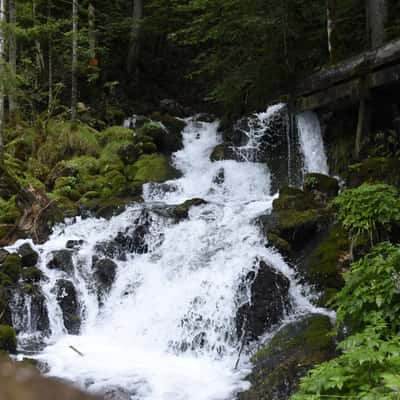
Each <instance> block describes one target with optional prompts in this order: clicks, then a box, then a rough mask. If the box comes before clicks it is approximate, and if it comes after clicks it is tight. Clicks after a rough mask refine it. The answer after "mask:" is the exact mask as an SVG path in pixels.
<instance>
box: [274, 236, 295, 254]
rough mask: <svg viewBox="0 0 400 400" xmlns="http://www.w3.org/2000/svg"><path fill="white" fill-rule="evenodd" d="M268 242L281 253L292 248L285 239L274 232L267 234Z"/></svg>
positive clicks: (288, 251) (287, 251)
mask: <svg viewBox="0 0 400 400" xmlns="http://www.w3.org/2000/svg"><path fill="white" fill-rule="evenodd" d="M268 243H269V244H270V245H272V246H273V247H275V248H276V249H278V250H279V251H281V252H283V253H286V254H288V253H290V252H291V250H292V248H291V246H290V244H289V243H288V242H287V241H286V240H285V239H282V238H281V237H279V236H278V235H276V234H275V233H269V234H268Z"/></svg>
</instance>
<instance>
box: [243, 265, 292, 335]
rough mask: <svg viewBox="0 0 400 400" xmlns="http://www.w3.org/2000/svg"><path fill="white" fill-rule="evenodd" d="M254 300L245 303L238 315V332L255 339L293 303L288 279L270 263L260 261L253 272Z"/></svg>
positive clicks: (251, 277)
mask: <svg viewBox="0 0 400 400" xmlns="http://www.w3.org/2000/svg"><path fill="white" fill-rule="evenodd" d="M247 278H248V280H249V281H251V285H250V290H251V300H250V302H249V303H247V304H244V305H242V306H241V307H240V308H239V310H238V312H237V315H236V329H237V332H238V336H239V337H242V336H243V334H245V335H246V339H247V340H249V341H250V340H254V339H257V338H258V337H259V336H261V335H262V334H263V333H264V332H265V331H266V330H268V329H269V328H271V327H272V326H273V325H275V324H277V323H278V322H279V321H280V320H281V319H282V317H283V315H284V313H285V312H286V311H288V310H289V309H290V307H291V305H290V300H289V287H290V282H289V279H288V278H286V277H285V276H284V275H283V274H282V273H281V272H279V271H276V270H275V269H274V268H273V267H272V266H271V265H268V264H266V263H265V262H264V261H260V265H259V269H258V272H257V273H256V274H254V273H250V274H249V275H248V277H247Z"/></svg>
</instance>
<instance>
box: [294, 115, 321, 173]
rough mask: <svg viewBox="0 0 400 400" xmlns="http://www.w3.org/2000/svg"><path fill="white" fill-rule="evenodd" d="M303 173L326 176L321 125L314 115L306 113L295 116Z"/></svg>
mask: <svg viewBox="0 0 400 400" xmlns="http://www.w3.org/2000/svg"><path fill="white" fill-rule="evenodd" d="M296 122H297V129H298V132H299V141H300V148H301V153H302V155H303V159H304V167H303V170H304V173H311V172H314V173H321V174H325V175H328V174H329V168H328V161H327V157H326V153H325V149H324V142H323V139H322V132H321V125H320V122H319V119H318V116H317V114H316V113H314V112H312V111H306V112H303V113H301V114H298V115H297V116H296Z"/></svg>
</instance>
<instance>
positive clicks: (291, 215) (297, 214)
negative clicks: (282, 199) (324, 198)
mask: <svg viewBox="0 0 400 400" xmlns="http://www.w3.org/2000/svg"><path fill="white" fill-rule="evenodd" d="M278 215H279V229H280V230H281V231H287V230H293V229H296V228H299V227H302V226H307V225H314V224H315V223H316V221H317V220H318V219H319V218H320V216H321V214H320V212H319V211H318V210H313V209H311V210H304V211H297V210H281V211H280V212H279V213H278Z"/></svg>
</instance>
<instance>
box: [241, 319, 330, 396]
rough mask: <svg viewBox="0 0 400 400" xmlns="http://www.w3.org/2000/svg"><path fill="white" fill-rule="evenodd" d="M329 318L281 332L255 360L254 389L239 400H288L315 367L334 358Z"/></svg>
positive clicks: (251, 377)
mask: <svg viewBox="0 0 400 400" xmlns="http://www.w3.org/2000/svg"><path fill="white" fill-rule="evenodd" d="M330 330H331V323H330V320H329V318H328V317H326V316H322V315H308V316H306V317H304V318H303V319H301V320H299V321H296V322H292V323H290V324H288V325H286V326H284V327H283V328H282V329H280V330H279V331H278V332H277V333H276V334H275V336H274V337H273V338H272V339H271V341H270V342H269V343H268V344H267V345H266V346H265V347H264V348H262V349H261V350H259V351H258V352H257V353H256V354H255V355H254V356H253V358H252V361H253V363H254V369H253V372H252V373H251V374H250V375H249V376H248V379H249V380H250V382H251V384H252V386H251V388H250V389H249V390H248V391H246V392H243V393H241V394H239V400H260V399H263V400H287V399H289V398H290V396H291V394H292V393H293V392H295V391H296V390H297V388H298V386H299V381H300V378H301V377H302V376H304V375H305V374H306V373H307V371H309V370H310V369H311V368H312V367H313V366H315V365H316V364H319V363H321V362H324V361H326V360H329V359H330V358H332V357H333V356H334V351H335V345H334V341H333V338H332V337H331V336H330V335H329V333H330Z"/></svg>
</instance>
